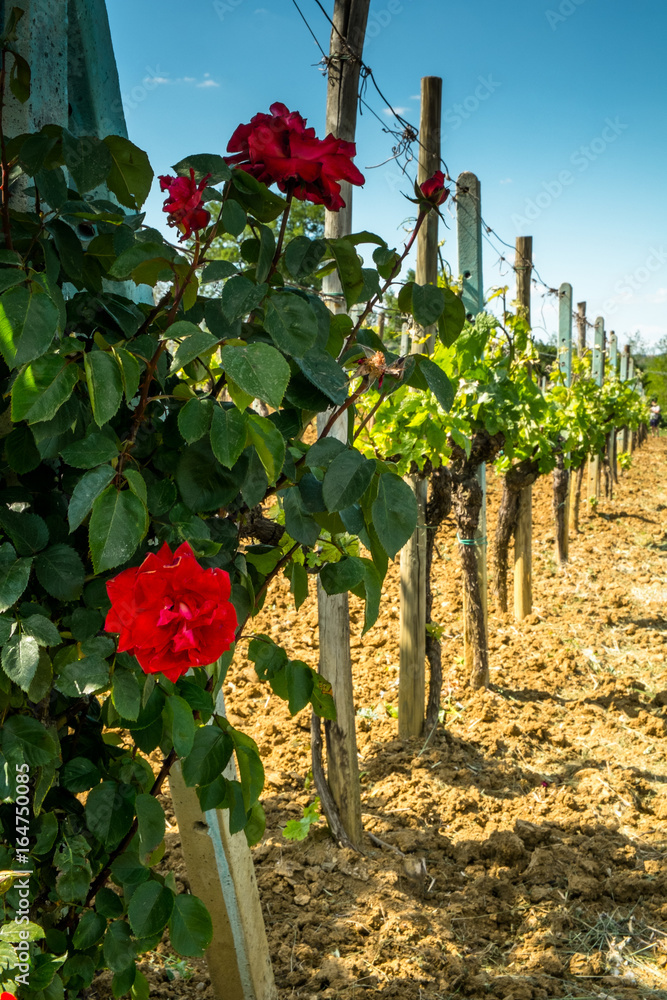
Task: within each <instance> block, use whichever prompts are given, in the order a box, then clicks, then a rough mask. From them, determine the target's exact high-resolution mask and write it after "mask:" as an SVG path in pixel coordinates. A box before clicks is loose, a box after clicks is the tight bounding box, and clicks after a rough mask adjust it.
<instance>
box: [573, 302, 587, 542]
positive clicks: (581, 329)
mask: <svg viewBox="0 0 667 1000" xmlns="http://www.w3.org/2000/svg"><path fill="white" fill-rule="evenodd" d="M585 354H586V303H585V302H577V357H578V358H579V361H580V362H581V361H583V360H584V356H585ZM585 468H586V462H585V461H584V462H583V463H582V464H581V465H580V466H579V468H578V469H577V470H576V473H577V474H576V477H575V476H571V486H570V531H575V532H576V531H579V502H580V500H581V487H582V484H583V479H584V472H585ZM575 480H576V481H575Z"/></svg>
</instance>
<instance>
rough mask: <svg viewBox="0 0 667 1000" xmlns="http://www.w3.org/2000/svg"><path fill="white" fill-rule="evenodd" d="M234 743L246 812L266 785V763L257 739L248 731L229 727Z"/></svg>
mask: <svg viewBox="0 0 667 1000" xmlns="http://www.w3.org/2000/svg"><path fill="white" fill-rule="evenodd" d="M229 735H230V736H231V738H232V742H233V743H234V750H235V753H236V763H237V766H238V770H239V778H240V781H241V788H242V789H243V802H244V805H245V810H246V812H247V811H248V810H249V809H250V808H251V807H252V806H253V805H254V804H255V802H257V800H258V799H259V796H260V794H261V791H262V788H263V787H264V765H263V764H262V758H261V757H260V755H259V750H258V748H257V744H256V743H255V741H254V740H253V739H252V738H251V737H250V736H248V735H247V734H246V733H241V732H239V730H237V729H233V728H232V727H231V726H230V727H229Z"/></svg>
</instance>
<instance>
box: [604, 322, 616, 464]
mask: <svg viewBox="0 0 667 1000" xmlns="http://www.w3.org/2000/svg"><path fill="white" fill-rule="evenodd" d="M607 360H608V362H609V372H610V374H611V375H612V376H613V377H614V378H616V377H617V375H618V338H617V336H616V334H615V333H614V331H613V330H612V331H611V333H610V334H609V357H608V359H607ZM617 438H618V434H617V430H616V428H615V427H612V429H611V430H610V431H609V436H608V438H607V457H608V460H609V473H610V475H611V481H612V483H617V482H618V465H617V462H616V450H617V449H616V441H617Z"/></svg>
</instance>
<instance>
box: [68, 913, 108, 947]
mask: <svg viewBox="0 0 667 1000" xmlns="http://www.w3.org/2000/svg"><path fill="white" fill-rule="evenodd" d="M106 929H107V922H106V920H105V919H104V917H103V916H102V915H101V914H100V913H95V910H84V912H83V913H82V914H81V916H80V918H79V922H78V924H77V925H76V930H75V931H74V937H73V938H72V944H73V945H74V947H75V948H77V949H79V950H80V951H86V949H87V948H92V947H93V945H94V944H97V942H98V941H100V940H101V938H102V935H103V934H104V932H105V930H106Z"/></svg>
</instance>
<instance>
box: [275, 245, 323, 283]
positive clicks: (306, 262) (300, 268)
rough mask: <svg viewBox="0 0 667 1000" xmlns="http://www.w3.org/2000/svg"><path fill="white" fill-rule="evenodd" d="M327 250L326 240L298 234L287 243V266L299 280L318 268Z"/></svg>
mask: <svg viewBox="0 0 667 1000" xmlns="http://www.w3.org/2000/svg"><path fill="white" fill-rule="evenodd" d="M326 252H327V245H326V243H325V242H324V240H320V239H315V240H310V239H308V237H307V236H297V237H296V238H295V239H293V240H291V241H290V242H289V243H288V244H287V248H286V250H285V258H284V259H285V266H286V268H287V270H288V271H289V273H290V274H291V275H292V277H293V278H296V279H297V281H298V280H299V279H300V278H305V277H307V276H308V275H309V274H312V273H313V271H315V270H317V268H318V266H319V264H320V261H321V260H322V258H323V257H324V255H325V253H326Z"/></svg>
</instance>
